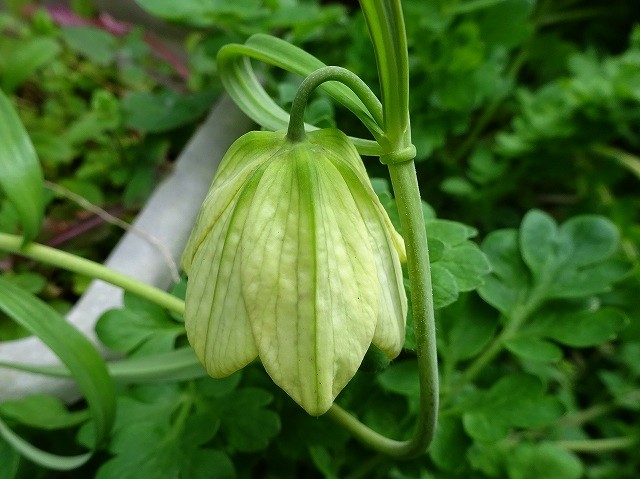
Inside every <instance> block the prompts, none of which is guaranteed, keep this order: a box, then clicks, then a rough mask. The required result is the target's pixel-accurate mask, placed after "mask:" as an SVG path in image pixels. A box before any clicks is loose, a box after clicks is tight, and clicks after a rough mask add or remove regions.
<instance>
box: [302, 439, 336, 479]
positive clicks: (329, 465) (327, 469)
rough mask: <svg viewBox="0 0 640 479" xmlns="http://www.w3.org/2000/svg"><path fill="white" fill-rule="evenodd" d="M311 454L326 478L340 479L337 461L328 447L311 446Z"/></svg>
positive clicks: (314, 462)
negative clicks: (337, 473)
mask: <svg viewBox="0 0 640 479" xmlns="http://www.w3.org/2000/svg"><path fill="white" fill-rule="evenodd" d="M309 455H310V456H311V460H312V461H313V464H314V465H315V466H316V467H317V468H318V470H319V471H320V472H321V473H322V475H323V476H324V478H325V479H338V476H337V475H336V472H337V467H336V463H335V461H334V460H333V458H332V457H331V454H329V451H327V448H326V447H322V446H309Z"/></svg>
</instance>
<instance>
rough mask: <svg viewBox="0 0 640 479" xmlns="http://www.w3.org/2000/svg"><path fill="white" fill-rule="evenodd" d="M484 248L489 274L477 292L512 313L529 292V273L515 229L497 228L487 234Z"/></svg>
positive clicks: (495, 306) (506, 313)
mask: <svg viewBox="0 0 640 479" xmlns="http://www.w3.org/2000/svg"><path fill="white" fill-rule="evenodd" d="M482 251H484V253H485V254H486V255H487V257H488V258H489V262H490V263H491V268H492V274H490V275H489V276H488V277H487V278H486V279H485V282H484V284H483V285H482V286H480V287H479V288H478V292H479V293H480V296H481V297H482V299H484V300H485V301H486V302H487V303H489V304H490V305H491V306H493V307H494V308H496V309H497V310H498V311H500V312H501V313H503V314H505V315H509V314H510V313H511V312H512V311H513V310H514V309H515V308H516V306H517V305H518V304H520V303H521V302H523V301H525V300H526V298H527V295H528V294H529V288H530V284H529V273H528V271H527V267H526V265H525V263H524V262H523V261H522V259H521V257H520V252H519V250H518V232H517V231H516V230H498V231H494V232H492V233H490V234H489V235H487V237H486V238H485V240H484V241H483V243H482Z"/></svg>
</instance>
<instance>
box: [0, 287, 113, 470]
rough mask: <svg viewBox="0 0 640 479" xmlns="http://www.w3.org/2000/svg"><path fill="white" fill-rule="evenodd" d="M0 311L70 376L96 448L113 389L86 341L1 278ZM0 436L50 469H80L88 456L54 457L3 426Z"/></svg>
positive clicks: (106, 430)
mask: <svg viewBox="0 0 640 479" xmlns="http://www.w3.org/2000/svg"><path fill="white" fill-rule="evenodd" d="M0 310H1V311H3V312H4V313H6V314H7V315H8V316H10V317H11V318H12V319H13V320H14V321H16V322H17V323H18V324H20V325H21V326H22V327H24V328H25V329H27V330H29V331H30V332H31V333H32V334H34V335H35V336H37V337H38V338H40V339H41V340H42V341H43V342H44V343H45V344H46V345H47V346H49V348H51V350H52V351H53V352H54V353H55V354H56V355H57V356H58V358H60V360H61V361H62V362H63V363H64V364H65V365H66V366H67V368H68V369H69V371H70V372H71V373H72V375H73V378H74V379H75V381H76V383H77V384H78V387H79V388H80V390H81V391H82V393H83V394H84V396H85V398H86V400H87V403H88V404H89V408H90V411H91V417H92V419H93V421H94V429H95V442H94V447H99V446H100V445H101V444H102V443H103V442H104V441H105V440H106V439H107V437H108V436H109V434H110V431H111V427H112V425H113V420H114V415H115V388H114V384H113V380H112V379H111V377H110V376H109V373H108V371H107V367H106V365H105V363H104V361H103V359H102V357H101V356H100V354H99V353H98V351H97V350H96V349H95V347H94V346H93V345H92V344H91V343H90V342H89V340H88V339H87V338H86V337H84V336H83V335H82V333H80V332H79V331H78V330H76V329H75V328H74V327H73V326H71V325H70V324H69V323H67V322H66V321H65V319H64V318H63V317H62V316H60V315H59V314H58V313H57V312H56V311H55V310H54V309H53V308H51V307H50V306H48V305H47V304H45V303H44V302H42V301H40V300H39V299H37V298H36V297H35V296H32V295H31V294H30V293H27V292H26V291H24V290H22V289H20V288H19V287H17V286H15V285H14V284H12V283H10V282H8V281H6V280H5V279H3V278H2V277H0ZM0 434H1V435H2V436H3V437H4V438H5V440H7V441H8V442H10V443H11V444H12V445H13V446H14V447H16V448H18V450H19V451H20V452H21V453H22V454H24V455H25V456H26V457H28V458H29V459H31V460H33V461H35V462H38V463H39V464H41V465H43V466H45V467H49V468H52V469H70V468H74V467H77V466H79V465H80V464H82V463H83V462H85V461H86V460H88V458H89V457H90V456H91V454H90V453H87V454H83V455H81V456H76V457H71V458H70V457H64V456H56V455H51V454H49V453H46V452H44V451H40V450H39V449H36V448H34V447H33V446H30V445H29V444H28V443H26V442H25V441H24V440H22V439H21V438H20V437H18V436H16V435H15V434H14V433H13V432H12V431H11V430H10V429H8V428H7V427H6V425H3V427H0Z"/></svg>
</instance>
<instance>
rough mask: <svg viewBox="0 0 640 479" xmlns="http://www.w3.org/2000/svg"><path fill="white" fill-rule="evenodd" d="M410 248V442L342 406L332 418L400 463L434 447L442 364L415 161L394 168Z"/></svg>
mask: <svg viewBox="0 0 640 479" xmlns="http://www.w3.org/2000/svg"><path fill="white" fill-rule="evenodd" d="M389 172H390V174H391V181H392V183H393V188H394V191H395V194H396V203H397V206H398V212H399V214H400V221H401V223H402V228H403V234H404V239H405V244H406V247H407V265H408V268H409V281H410V283H411V302H412V306H413V321H414V328H415V334H416V352H417V356H418V376H419V377H418V379H419V381H420V410H419V412H418V420H417V426H416V430H415V433H414V435H413V437H411V439H408V440H406V441H396V440H392V439H389V438H387V437H385V436H382V435H380V434H378V433H377V432H375V431H373V430H371V429H370V428H368V427H367V426H365V425H364V424H362V423H361V422H360V421H358V420H357V419H355V418H354V417H353V416H351V415H350V414H348V413H347V412H346V411H344V410H343V409H342V408H340V407H339V406H337V405H335V404H334V405H333V406H332V407H331V409H329V411H328V413H327V414H328V415H329V416H330V417H331V418H332V419H334V420H335V421H336V422H338V423H339V424H341V425H342V426H343V427H345V428H346V429H348V430H349V431H351V433H352V434H353V435H354V436H355V437H357V438H358V439H359V440H360V441H362V442H364V443H365V444H367V445H368V446H370V447H372V448H373V449H375V450H377V451H379V452H382V453H384V454H387V455H389V456H393V457H395V458H401V459H405V458H411V457H415V456H417V455H419V454H421V453H422V452H424V450H425V449H426V448H427V447H428V446H429V444H430V443H431V441H432V439H433V436H434V434H435V429H436V423H437V419H438V397H439V388H438V362H437V355H436V335H435V334H436V329H435V316H434V310H433V292H432V286H431V269H430V263H429V250H428V248H427V233H426V229H425V226H424V217H423V216H422V204H421V201H420V195H419V190H418V180H417V177H416V171H415V166H414V163H413V161H410V162H405V163H399V164H394V165H389Z"/></svg>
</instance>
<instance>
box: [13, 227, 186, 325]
mask: <svg viewBox="0 0 640 479" xmlns="http://www.w3.org/2000/svg"><path fill="white" fill-rule="evenodd" d="M0 250H4V251H8V252H10V253H14V254H18V255H20V256H25V257H27V258H31V259H34V260H37V261H42V262H43V263H47V264H51V265H53V266H57V267H59V268H63V269H66V270H68V271H73V272H74V273H78V274H82V275H85V276H89V277H90V278H94V279H101V280H103V281H106V282H107V283H111V284H113V285H115V286H119V287H121V288H122V289H125V290H127V291H129V292H131V293H133V294H135V295H138V296H140V297H141V298H144V299H148V300H149V301H152V302H154V303H156V304H158V305H160V306H162V307H164V308H166V309H168V310H169V311H172V312H174V313H177V314H179V315H182V314H184V301H182V300H181V299H179V298H176V297H175V296H173V295H172V294H169V293H167V292H166V291H162V290H161V289H158V288H155V287H153V286H149V285H148V284H144V283H142V282H140V281H138V280H136V279H134V278H131V277H129V276H127V275H124V274H122V273H118V272H117V271H115V270H113V269H110V268H107V267H106V266H103V265H101V264H99V263H96V262H94V261H90V260H88V259H84V258H80V257H79V256H76V255H73V254H70V253H66V252H64V251H60V250H58V249H55V248H49V247H48V246H43V245H41V244H37V243H29V244H27V245H26V246H24V247H22V237H20V236H15V235H9V234H4V233H0Z"/></svg>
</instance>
